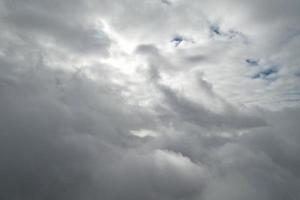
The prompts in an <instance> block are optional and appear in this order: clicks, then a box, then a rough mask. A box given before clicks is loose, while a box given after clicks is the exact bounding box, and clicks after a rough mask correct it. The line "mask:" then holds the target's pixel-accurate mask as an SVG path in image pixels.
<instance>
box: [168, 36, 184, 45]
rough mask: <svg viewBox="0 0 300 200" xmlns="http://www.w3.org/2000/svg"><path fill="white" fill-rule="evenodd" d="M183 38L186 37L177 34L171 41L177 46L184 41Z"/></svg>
mask: <svg viewBox="0 0 300 200" xmlns="http://www.w3.org/2000/svg"><path fill="white" fill-rule="evenodd" d="M183 40H184V38H183V37H182V36H180V35H177V36H175V37H174V38H173V39H172V40H171V42H172V43H174V45H175V47H177V46H178V45H180V43H181V42H183Z"/></svg>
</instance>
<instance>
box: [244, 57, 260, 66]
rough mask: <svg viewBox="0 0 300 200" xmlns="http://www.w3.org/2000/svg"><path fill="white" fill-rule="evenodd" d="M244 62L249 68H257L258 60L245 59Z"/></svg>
mask: <svg viewBox="0 0 300 200" xmlns="http://www.w3.org/2000/svg"><path fill="white" fill-rule="evenodd" d="M245 62H246V63H247V64H248V65H250V66H258V60H255V59H251V58H247V59H246V60H245Z"/></svg>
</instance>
